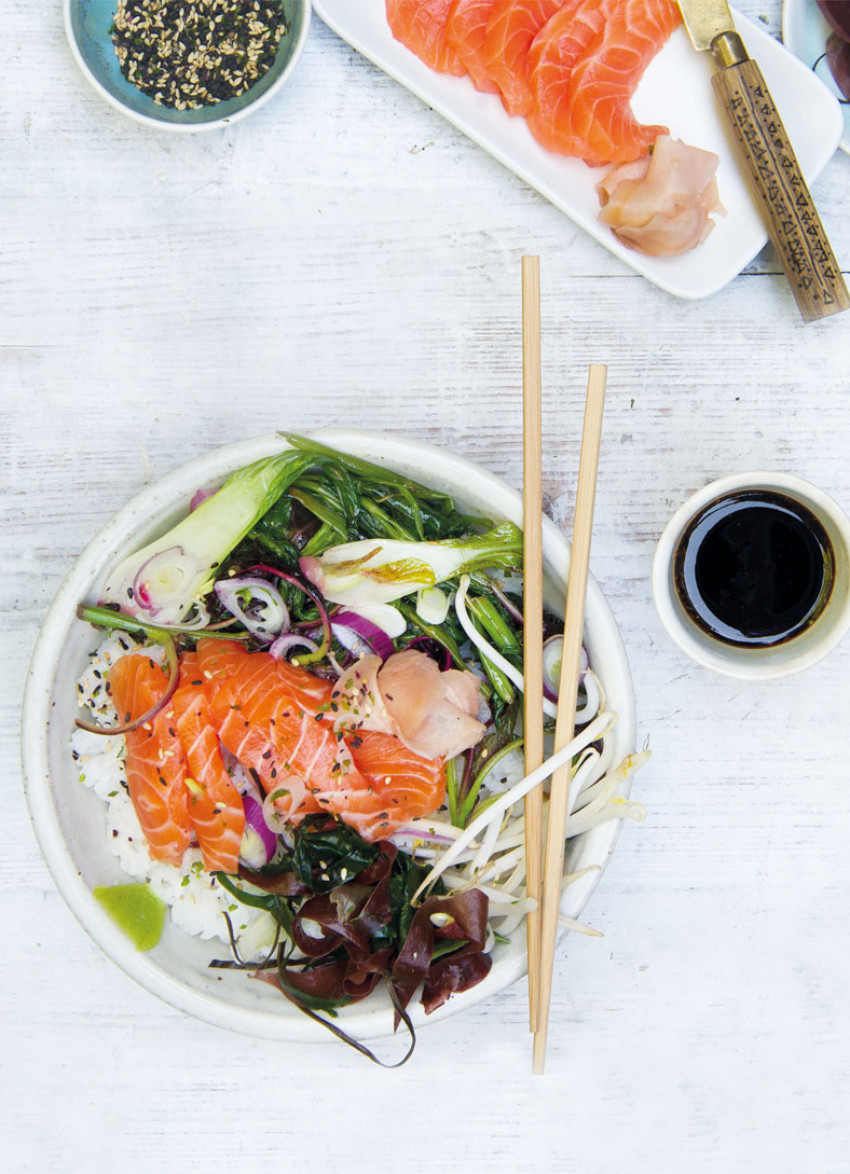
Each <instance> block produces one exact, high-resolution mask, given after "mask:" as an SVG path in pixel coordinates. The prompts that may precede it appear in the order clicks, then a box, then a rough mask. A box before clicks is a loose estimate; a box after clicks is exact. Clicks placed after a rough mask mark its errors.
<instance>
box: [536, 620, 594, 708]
mask: <svg viewBox="0 0 850 1174" xmlns="http://www.w3.org/2000/svg"><path fill="white" fill-rule="evenodd" d="M563 658H564V637H563V636H550V637H549V639H548V640H547V641H546V642H545V644H544V645H543V696H544V697H545V698H546V700H547V701H557V700H558V691H559V689H560V685H561V661H562V660H563ZM587 668H588V659H587V652H586V650H585V648H584V646H582V650H581V660H580V661H579V681H580V680H581V678H582V674H583V673H586V672H587Z"/></svg>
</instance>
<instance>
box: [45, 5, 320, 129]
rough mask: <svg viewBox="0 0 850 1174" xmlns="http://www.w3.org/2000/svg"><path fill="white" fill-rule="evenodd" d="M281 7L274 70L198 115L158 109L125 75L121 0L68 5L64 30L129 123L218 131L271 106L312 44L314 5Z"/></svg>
mask: <svg viewBox="0 0 850 1174" xmlns="http://www.w3.org/2000/svg"><path fill="white" fill-rule="evenodd" d="M282 4H283V11H284V14H285V17H286V26H287V31H286V33H285V34H284V36H283V37H282V38H281V41H280V44H279V46H278V50H277V54H276V56H275V60H274V63H273V64H272V66H271V67H270V69H269V70H268V71H267V72H266V73H265V74H264V75H263V77H261V78H260V80H259V81H258V82H256V84H255V85H253V86H251V88H250V89H249V90H246V91H245V93H244V94H242V95H241V96H240V97H238V98H231V99H230V100H229V101H226V102H218V103H216V104H215V105H212V106H203V107H201V108H200V109H199V110H174V109H172V108H171V107H168V106H158V105H157V104H156V102H154V100H153V98H151V97H149V95H147V94H144V93H142V91H141V90H138V89H137V88H136V87H135V86H134V85H133V84H132V83H131V82H128V81H127V79H126V78H125V77H124V75H123V74H122V73H121V67H120V66H119V64H118V58H117V57H116V55H115V47H114V45H113V44H112V39H111V37H110V35H109V30H110V27H111V25H112V19H113V17H114V15H115V10H116V7H117V0H64V7H65V31H66V33H67V35H68V43H69V44H70V46H71V51H72V53H73V54H74V57H75V58H76V61H77V64H78V65H79V67H80V69H81V70H82V71H83V74H84V75H85V76H86V77H87V78H88V80H89V82H91V84H92V86H93V87H94V88H95V90H97V92H98V93H99V94H100V95H101V96H102V97H103V98H105V99H106V100H107V102H109V103H110V104H111V105H112V106H115V107H116V108H117V109H118V110H121V111H122V112H123V113H124V114H126V115H128V116H129V117H130V118H133V119H135V120H136V121H137V122H142V123H145V124H146V125H148V126H154V127H158V128H160V129H161V130H176V131H198V130H215V129H217V128H220V127H223V126H229V125H230V124H231V123H232V122H236V121H237V120H238V119H240V118H244V117H245V116H246V115H248V114H250V113H251V111H253V110H257V109H258V108H259V107H260V106H262V105H263V104H264V103H265V102H268V100H269V99H270V98H271V97H273V96H274V95H275V94H276V93H277V92H278V90H280V89H281V88H282V87H283V86H284V85H285V83H286V80H287V78H288V77H289V75H290V74H291V73H292V71H293V69H294V68H295V65H296V63H297V61H298V58H299V57H300V56H301V51H302V50H303V48H304V44H305V42H306V40H307V34H308V32H309V28H310V17H311V13H312V8H311V4H310V0H282Z"/></svg>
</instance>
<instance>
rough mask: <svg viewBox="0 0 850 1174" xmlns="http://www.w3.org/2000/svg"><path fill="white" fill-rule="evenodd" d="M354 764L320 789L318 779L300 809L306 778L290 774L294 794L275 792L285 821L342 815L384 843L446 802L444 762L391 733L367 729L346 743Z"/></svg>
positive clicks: (366, 835)
mask: <svg viewBox="0 0 850 1174" xmlns="http://www.w3.org/2000/svg"><path fill="white" fill-rule="evenodd" d="M343 741H344V745H345V751H344V753H347V754H349V755H350V758H351V760H352V764H351V766H349V768H348V769H347V770H346V771H345V772H342V773H340V774H338V775H335V776H333V777H332V778H331V779H330V780H328V781H327V784H326V785H324V786H323V785H321V784H318V785H317V780H316V776H315V775H314V776H313V778H312V780H311V783H309V784H306V795H305V796H304V797H303V799H302V800H301V802H300V805H299V806H297V807H296V802H297V801H298V788H299V785H300V784H303V780H302V779H300V778H298V777H292V776H290V779H289V780H287V783H286V784H285V786H287V787H288V786H291V785H292V784H294V789H293V792H292V794H291V795H290V794H289V793H282V794H279V793H278V792H273V793H272V796H271V799H272V805H273V807H274V809H275V811H277V812H278V813H279V814H280V816H281V817H282V818H283V819H286V820H289V821H290V822H295V823H298V822H299V821H300V820H301V819H303V817H304V816H305V815H308V814H310V813H312V812H315V811H325V812H327V813H328V814H329V815H336V816H339V818H340V819H342V820H343V822H344V823H346V824H348V825H349V827H353V828H354V829H355V831H356V832H357V833H358V835H360V836H362V837H363V839H364V840H369V841H370V842H374V841H376V840H382V839H386V837H387V836H390V835H392V833H393V832H394V831H396V830H397V829H398V828H400V827H402V826H403V825H404V824H406V823H407V822H409V821H410V820H411V819H417V818H419V817H421V816H424V815H430V814H431V813H432V812H434V811H436V810H437V809H438V808H439V807H441V806H442V804H443V803H444V802H445V797H446V776H445V766H444V764H443V760H442V759H439V758H437V759H427V758H423V757H422V756H421V755H419V754H415V753H414V752H413V751H412V750H408V748H407V747H406V746H405V745H404V743H403V742H402V741H401V740H400V739H399V738H397V737H395V735H393V734H384V733H380V732H378V731H374V730H363V731H358V732H357V733H356V734H353V735H352V736H351V737H350V738H346V739H344V740H343Z"/></svg>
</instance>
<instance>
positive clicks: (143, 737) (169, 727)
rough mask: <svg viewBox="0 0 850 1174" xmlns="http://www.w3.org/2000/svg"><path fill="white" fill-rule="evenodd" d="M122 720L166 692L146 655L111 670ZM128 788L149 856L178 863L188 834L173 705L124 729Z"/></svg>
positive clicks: (160, 672) (163, 679)
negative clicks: (140, 724)
mask: <svg viewBox="0 0 850 1174" xmlns="http://www.w3.org/2000/svg"><path fill="white" fill-rule="evenodd" d="M108 680H109V691H110V695H111V697H112V699H113V702H114V704H115V708H116V710H117V712H118V716H119V718H120V720H121V721H125V720H129V721H132V720H133V719H134V718H136V717H140V716H141V715H142V714H143V713H146V712H147V711H148V710H149V709H151V708H152V707H153V706H154V705H155V704H156V702H157V701H158V700H159V699H160V698H161V697H162V696H163V695H164V693H165V691H166V689H167V687H168V677H167V675H166V674H165V673H164V672H163V670H162V669H161V668H160V667H159V665H158V664H155V663H154V662H153V661H152V660H151V659H150V658H149V657H147V656H142V655H137V654H133V655H130V656H122V657H121V659H120V660H118V661H116V663H115V664H114V665H113V666H112V668H111V669H110V670H109V679H108ZM124 737H125V740H126V755H125V767H126V772H127V788H128V790H129V793H130V799H131V801H132V804H133V808H134V810H135V812H136V815H137V817H138V820H139V824H140V825H141V828H142V831H143V832H144V835H145V839H146V840H147V842H148V845H149V847H150V853H151V856H153V858H154V859H155V860H160V861H162V862H163V863H165V864H173V865H176V866H177V867H179V866H180V865H181V864H182V862H183V855H184V853H185V851H186V849H187V848H188V847H189V845H190V843H191V840H192V831H191V824H190V820H189V805H188V793H187V790H186V784H185V779H186V763H185V758H184V755H183V751H182V749H181V747H180V741H179V738H178V736H177V731H176V728H175V726H174V714H173V710H172V708H171V706H170V705H169V706H167V707H166V708H165V710H163V711H160V712H159V713H158V714H156V716H155V717H154V718H153V719H152V720H151V721H149V722H146V723H145V725H144V726H140V727H139V728H138V729H136V730H130V731H128V733H127V734H125V736H124Z"/></svg>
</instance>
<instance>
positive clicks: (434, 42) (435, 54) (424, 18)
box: [386, 0, 466, 77]
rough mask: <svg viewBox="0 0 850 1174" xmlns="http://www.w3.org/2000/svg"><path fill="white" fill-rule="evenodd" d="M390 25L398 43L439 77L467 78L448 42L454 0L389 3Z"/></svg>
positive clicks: (461, 64) (397, 1)
mask: <svg viewBox="0 0 850 1174" xmlns="http://www.w3.org/2000/svg"><path fill="white" fill-rule="evenodd" d="M386 5H387V21H388V23H389V26H390V30H391V32H392V34H393V36H394V37H395V39H396V40H397V41H400V42H401V43H402V45H405V46H406V47H407V48H408V49H410V50H411V52H413V53H415V54H416V56H417V57H419V58H420V59H421V60H422V61H424V62H425V64H426V65H429V66H430V67H431V69H435V70H436V71H437V72H438V73H451V74H454V75H455V76H457V77H463V75H464V74H465V73H466V67H465V66H464V64H463V62H462V61H461V60H460V58H459V57H458V55H457V50H456V49H454V48H453V47H452V46H450V45H449V44H448V43H447V41H446V24H447V22H448V19H449V15H450V12H451V9H452V8H453V6H454V0H386Z"/></svg>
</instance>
